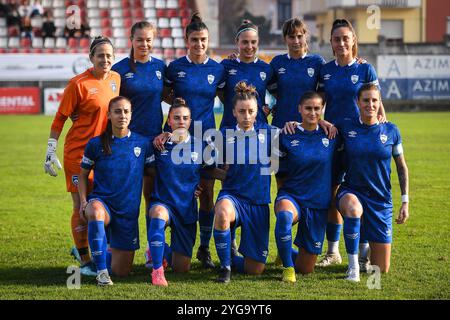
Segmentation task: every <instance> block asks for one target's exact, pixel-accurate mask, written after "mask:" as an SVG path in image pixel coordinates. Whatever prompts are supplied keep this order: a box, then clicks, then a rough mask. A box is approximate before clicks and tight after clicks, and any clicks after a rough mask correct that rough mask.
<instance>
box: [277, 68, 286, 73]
mask: <svg viewBox="0 0 450 320" xmlns="http://www.w3.org/2000/svg"><path fill="white" fill-rule="evenodd" d="M285 73H286V69H285V68H280V69H278V74H285Z"/></svg>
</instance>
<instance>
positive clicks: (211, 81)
mask: <svg viewBox="0 0 450 320" xmlns="http://www.w3.org/2000/svg"><path fill="white" fill-rule="evenodd" d="M215 78H216V77H214V76H213V75H212V74H208V82H209V84H213V82H214V79H215Z"/></svg>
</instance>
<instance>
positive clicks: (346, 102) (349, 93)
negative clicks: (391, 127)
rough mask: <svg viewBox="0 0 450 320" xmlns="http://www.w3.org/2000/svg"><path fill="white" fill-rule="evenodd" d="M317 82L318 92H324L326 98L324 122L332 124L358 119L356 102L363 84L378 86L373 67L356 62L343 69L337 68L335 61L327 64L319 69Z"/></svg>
mask: <svg viewBox="0 0 450 320" xmlns="http://www.w3.org/2000/svg"><path fill="white" fill-rule="evenodd" d="M319 81H320V83H319V90H320V91H323V92H325V97H326V108H325V120H327V121H329V122H331V123H334V124H337V123H339V122H340V121H342V120H344V119H351V118H357V117H359V109H358V105H357V104H356V101H357V94H358V90H359V89H360V88H361V86H362V85H363V84H366V83H373V84H376V85H377V86H379V83H378V77H377V74H376V72H375V69H374V68H373V66H372V65H371V64H369V63H363V64H359V63H357V62H356V60H353V62H352V63H350V64H349V65H347V66H344V67H341V66H339V65H338V64H337V62H336V60H333V61H330V62H328V63H327V64H325V65H324V66H323V67H322V68H321V71H320V78H319Z"/></svg>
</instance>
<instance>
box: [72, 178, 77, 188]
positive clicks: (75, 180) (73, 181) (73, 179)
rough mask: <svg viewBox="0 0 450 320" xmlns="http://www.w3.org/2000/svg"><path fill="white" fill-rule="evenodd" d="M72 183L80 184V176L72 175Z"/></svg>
mask: <svg viewBox="0 0 450 320" xmlns="http://www.w3.org/2000/svg"><path fill="white" fill-rule="evenodd" d="M72 183H73V184H74V185H76V186H78V176H72Z"/></svg>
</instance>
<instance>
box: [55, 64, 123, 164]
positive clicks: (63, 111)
mask: <svg viewBox="0 0 450 320" xmlns="http://www.w3.org/2000/svg"><path fill="white" fill-rule="evenodd" d="M119 92H120V75H119V74H118V73H116V72H114V71H111V72H110V74H109V75H108V77H107V78H106V79H105V80H99V79H97V78H95V77H94V75H93V74H92V68H91V69H88V70H86V71H85V72H83V73H82V74H79V75H78V76H76V77H74V78H72V79H71V80H70V81H69V84H68V85H67V87H66V88H65V89H64V94H63V97H62V100H61V103H60V105H59V109H58V112H57V114H56V115H55V119H54V120H53V124H52V130H54V131H57V132H61V131H62V129H63V127H64V123H65V121H66V120H67V118H68V117H69V116H70V115H71V114H72V113H76V114H78V119H77V120H76V121H75V122H73V124H72V127H71V128H70V129H69V132H68V133H67V135H66V141H65V144H64V162H66V161H68V162H80V161H81V158H82V157H83V154H84V148H85V147H86V145H87V143H88V141H89V139H91V138H92V137H95V136H98V135H100V134H101V133H102V132H103V131H104V130H105V128H106V124H107V117H106V113H107V111H108V104H109V101H110V100H111V99H112V98H114V97H117V96H118V95H119Z"/></svg>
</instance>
